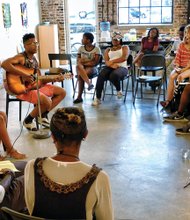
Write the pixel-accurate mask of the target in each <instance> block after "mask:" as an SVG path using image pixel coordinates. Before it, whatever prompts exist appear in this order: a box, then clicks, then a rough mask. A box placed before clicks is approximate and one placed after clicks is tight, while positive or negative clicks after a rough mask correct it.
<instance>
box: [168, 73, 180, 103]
mask: <svg viewBox="0 0 190 220" xmlns="http://www.w3.org/2000/svg"><path fill="white" fill-rule="evenodd" d="M177 76H178V74H177V73H176V72H175V70H174V71H172V72H171V74H170V77H169V82H168V91H167V100H168V101H171V100H172V98H173V95H174V87H175V80H176V79H177Z"/></svg>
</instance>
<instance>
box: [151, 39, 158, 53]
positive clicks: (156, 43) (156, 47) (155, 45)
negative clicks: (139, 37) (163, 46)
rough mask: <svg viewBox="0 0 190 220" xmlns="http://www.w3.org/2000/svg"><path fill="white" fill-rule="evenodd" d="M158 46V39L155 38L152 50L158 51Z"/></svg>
mask: <svg viewBox="0 0 190 220" xmlns="http://www.w3.org/2000/svg"><path fill="white" fill-rule="evenodd" d="M158 48H159V41H158V39H157V40H155V42H154V46H153V49H152V51H154V52H156V51H158Z"/></svg>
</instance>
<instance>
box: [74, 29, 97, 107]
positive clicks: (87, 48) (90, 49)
mask: <svg viewBox="0 0 190 220" xmlns="http://www.w3.org/2000/svg"><path fill="white" fill-rule="evenodd" d="M93 41H94V36H93V34H92V33H88V32H86V33H84V34H83V38H82V44H83V45H82V46H81V47H80V48H79V50H78V54H77V66H76V71H77V74H78V81H79V92H78V96H77V98H76V99H75V100H74V101H73V103H74V104H77V103H81V102H83V99H82V93H83V90H84V83H85V82H86V83H87V85H88V90H91V89H93V88H94V85H93V84H92V83H91V80H90V79H89V78H90V76H93V75H94V74H95V73H97V68H96V66H97V65H98V63H99V60H100V55H101V51H100V48H99V47H96V46H94V45H93V44H92V43H93Z"/></svg>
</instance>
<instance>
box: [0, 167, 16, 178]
mask: <svg viewBox="0 0 190 220" xmlns="http://www.w3.org/2000/svg"><path fill="white" fill-rule="evenodd" d="M1 172H2V174H3V175H4V176H6V175H7V174H10V175H11V176H12V177H14V176H15V173H14V172H13V171H12V170H10V169H8V168H4V169H2V170H1Z"/></svg>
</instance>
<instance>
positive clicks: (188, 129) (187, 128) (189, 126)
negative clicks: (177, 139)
mask: <svg viewBox="0 0 190 220" xmlns="http://www.w3.org/2000/svg"><path fill="white" fill-rule="evenodd" d="M176 134H181V135H184V134H190V124H189V123H188V124H187V125H185V126H184V127H182V128H177V129H176Z"/></svg>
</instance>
